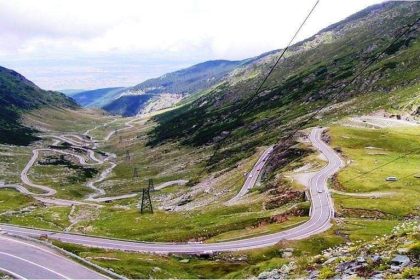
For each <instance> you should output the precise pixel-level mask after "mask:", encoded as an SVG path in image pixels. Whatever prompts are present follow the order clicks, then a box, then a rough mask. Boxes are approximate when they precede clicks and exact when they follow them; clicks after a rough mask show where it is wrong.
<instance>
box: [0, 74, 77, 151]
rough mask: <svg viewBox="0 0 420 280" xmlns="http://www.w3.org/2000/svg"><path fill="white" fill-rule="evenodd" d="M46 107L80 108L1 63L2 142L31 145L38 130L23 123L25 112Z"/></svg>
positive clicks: (57, 93) (0, 130) (0, 139)
mask: <svg viewBox="0 0 420 280" xmlns="http://www.w3.org/2000/svg"><path fill="white" fill-rule="evenodd" d="M47 106H51V107H59V108H69V109H76V108H78V105H77V104H76V103H75V102H74V101H73V100H72V99H70V98H68V97H67V96H65V95H64V94H63V93H59V92H54V91H46V90H42V89H41V88H39V87H38V86H37V85H35V84H34V83H33V82H31V81H29V80H28V79H26V78H25V77H24V76H23V75H21V74H19V73H18V72H16V71H13V70H11V69H7V68H4V67H1V66H0V143H4V144H15V145H28V144H29V143H31V142H32V141H34V140H36V139H37V137H36V136H34V135H33V134H34V133H35V132H36V130H34V129H32V128H28V127H26V126H24V125H22V124H21V122H20V118H21V115H22V114H23V113H24V112H27V111H30V110H34V109H38V108H42V107H47Z"/></svg>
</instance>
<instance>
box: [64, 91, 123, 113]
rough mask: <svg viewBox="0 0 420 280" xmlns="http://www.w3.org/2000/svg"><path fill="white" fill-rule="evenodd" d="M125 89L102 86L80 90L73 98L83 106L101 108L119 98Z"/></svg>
mask: <svg viewBox="0 0 420 280" xmlns="http://www.w3.org/2000/svg"><path fill="white" fill-rule="evenodd" d="M124 90H125V88H124V87H111V88H100V89H94V90H87V91H82V92H78V93H76V94H73V95H71V98H73V99H74V100H75V101H76V102H77V103H78V104H80V105H81V106H83V107H88V108H101V107H104V106H105V105H107V104H108V103H111V102H112V101H113V100H115V99H116V98H118V96H119V95H120V94H121V93H122V92H123V91H124Z"/></svg>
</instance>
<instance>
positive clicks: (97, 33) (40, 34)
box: [0, 0, 380, 86]
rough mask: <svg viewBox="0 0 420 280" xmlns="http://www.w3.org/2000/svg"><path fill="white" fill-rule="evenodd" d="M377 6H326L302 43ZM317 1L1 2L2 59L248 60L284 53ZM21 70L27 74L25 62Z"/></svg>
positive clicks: (366, 1) (363, 1) (357, 0)
mask: <svg viewBox="0 0 420 280" xmlns="http://www.w3.org/2000/svg"><path fill="white" fill-rule="evenodd" d="M378 2H380V0H352V1H336V0H321V1H320V4H319V6H318V7H317V9H316V10H315V12H314V14H313V16H312V17H311V18H310V20H309V21H308V23H307V25H306V26H305V27H304V29H303V30H302V32H301V34H300V36H299V38H298V40H299V39H304V38H306V37H308V36H310V35H312V34H314V33H316V32H317V31H319V30H320V29H322V28H324V27H326V26H327V25H329V24H332V23H334V22H336V21H338V20H341V19H343V18H345V17H346V16H349V15H351V14H352V13H354V12H357V11H358V10H360V9H363V8H364V7H366V6H368V5H371V4H374V3H378ZM313 3H314V0H281V1H279V0H107V1H105V0H37V1H33V0H13V1H10V0H0V59H1V60H3V61H6V62H7V61H8V65H12V66H13V60H12V59H9V58H11V57H19V58H21V60H31V59H33V58H34V57H37V58H39V57H42V58H47V59H52V58H54V59H58V60H59V59H60V58H62V57H95V58H100V57H102V58H103V59H106V58H107V57H110V56H113V57H114V58H115V57H118V56H125V55H136V56H143V57H151V58H154V57H159V59H160V60H163V59H165V58H168V59H169V58H170V59H171V61H172V60H174V58H177V57H178V58H179V60H180V61H188V60H189V61H191V62H197V61H200V60H205V59H216V58H225V59H241V58H246V57H249V56H254V55H258V54H259V53H261V52H265V51H269V50H272V49H277V48H281V47H284V46H285V44H286V43H287V42H288V40H289V39H290V37H291V36H292V35H293V33H294V32H295V30H296V29H297V27H298V26H299V24H300V23H301V21H302V20H303V18H304V17H305V16H306V14H307V13H308V11H309V10H310V8H311V7H312V5H313ZM175 61H176V59H175ZM178 64H179V63H178ZM178 64H177V65H178ZM19 65H20V66H19V67H22V68H21V69H23V68H24V63H23V62H21V64H19ZM38 67H42V63H39V65H38ZM81 70H83V69H81ZM168 70H169V69H168ZM171 70H173V69H171ZM23 71H25V69H23ZM28 73H29V72H28ZM31 75H32V73H29V76H30V77H31ZM35 81H36V80H35ZM137 82H140V81H137ZM43 83H44V81H43ZM45 85H46V86H48V85H47V84H45ZM87 86H89V85H87Z"/></svg>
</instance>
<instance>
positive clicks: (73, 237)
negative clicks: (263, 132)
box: [1, 128, 343, 253]
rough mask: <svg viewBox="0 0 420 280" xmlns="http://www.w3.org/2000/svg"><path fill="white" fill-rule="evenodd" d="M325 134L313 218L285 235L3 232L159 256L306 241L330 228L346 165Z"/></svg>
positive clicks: (317, 140) (317, 134)
mask: <svg viewBox="0 0 420 280" xmlns="http://www.w3.org/2000/svg"><path fill="white" fill-rule="evenodd" d="M322 131H323V129H322V128H314V129H313V130H312V131H311V134H310V141H311V142H312V144H313V146H314V147H316V148H317V149H318V150H319V151H320V152H321V153H322V154H324V156H325V157H326V158H327V160H328V164H327V165H326V166H325V167H324V168H322V169H321V170H320V171H318V172H317V173H315V174H314V175H313V177H312V178H311V179H310V184H309V191H310V196H311V202H312V204H311V213H310V219H309V220H308V221H307V222H305V223H304V224H301V225H299V226H297V227H294V228H291V229H288V230H285V231H282V232H278V233H273V234H268V235H263V236H258V237H253V238H247V239H241V240H235V241H227V242H220V243H207V244H202V243H146V242H131V241H122V240H113V239H107V238H100V237H91V236H84V235H78V234H71V233H62V232H51V231H45V230H35V229H29V228H21V227H17V226H12V225H1V229H2V230H3V231H6V232H10V233H13V234H15V235H22V236H32V237H39V236H40V235H48V237H49V238H51V239H57V240H61V241H63V242H68V243H74V244H80V245H86V246H91V247H98V248H107V249H114V250H130V251H137V252H156V253H170V252H183V253H205V252H220V251H237V250H246V249H253V248H261V247H266V246H271V245H274V244H276V243H277V242H279V241H281V240H297V239H303V238H307V237H309V236H312V235H314V234H317V233H320V232H323V231H325V230H327V229H328V228H329V227H330V226H331V224H330V220H331V218H332V217H333V215H334V208H333V204H332V200H331V197H330V194H329V191H328V189H327V179H328V178H329V177H331V176H332V175H333V174H334V173H336V172H337V171H338V170H339V169H340V167H342V166H343V162H342V160H341V159H340V157H339V156H338V155H337V153H336V152H335V151H334V150H333V149H332V148H330V147H329V146H328V145H327V144H326V143H324V142H323V141H322V140H321V134H322Z"/></svg>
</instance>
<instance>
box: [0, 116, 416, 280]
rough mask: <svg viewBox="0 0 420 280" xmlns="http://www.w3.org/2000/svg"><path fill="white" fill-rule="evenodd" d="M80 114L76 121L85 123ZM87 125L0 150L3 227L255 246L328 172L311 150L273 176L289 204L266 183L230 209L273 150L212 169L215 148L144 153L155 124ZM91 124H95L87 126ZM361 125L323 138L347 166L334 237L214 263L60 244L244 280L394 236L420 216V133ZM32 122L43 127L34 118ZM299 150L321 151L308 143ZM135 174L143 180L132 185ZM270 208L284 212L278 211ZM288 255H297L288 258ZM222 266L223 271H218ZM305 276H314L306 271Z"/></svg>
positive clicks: (167, 273)
mask: <svg viewBox="0 0 420 280" xmlns="http://www.w3.org/2000/svg"><path fill="white" fill-rule="evenodd" d="M81 114H84V113H83V112H79V113H77V116H74V117H75V118H78V119H80V116H81ZM63 118H64V115H63ZM66 118H67V117H66ZM84 118H85V119H84ZM84 118H81V119H82V120H83V119H84V120H85V121H86V124H84V123H83V121H82V122H81V123H80V124H79V125H78V127H73V126H71V127H72V129H73V131H69V132H67V129H68V128H69V127H67V126H66V125H65V123H66V122H64V125H62V124H61V122H58V121H57V122H55V121H51V122H50V123H46V122H44V123H43V124H42V125H43V126H44V130H45V133H44V134H43V140H42V141H40V142H38V143H36V144H34V145H33V146H31V147H16V146H1V147H0V157H1V159H2V166H1V167H0V168H1V171H2V172H1V174H2V177H1V178H0V181H1V182H0V187H2V189H1V190H0V201H2V203H1V204H0V221H1V222H3V223H13V224H17V225H23V226H30V227H35V228H45V229H52V230H58V231H70V232H76V233H85V234H94V235H102V236H108V237H115V238H124V239H133V240H142V241H190V242H191V241H193V242H220V241H229V240H235V239H240V238H249V237H254V236H259V235H266V234H269V233H274V232H278V231H281V230H285V229H287V228H290V227H296V226H297V225H299V224H301V223H303V222H305V221H306V220H307V217H306V213H307V209H308V203H307V202H305V201H304V200H301V199H291V196H290V195H291V194H293V193H294V192H302V190H304V189H305V188H304V186H302V184H303V185H305V182H306V183H307V181H306V179H305V178H309V177H310V176H312V175H313V174H314V172H316V170H319V169H320V168H321V167H322V166H324V165H325V158H322V157H320V156H319V155H317V153H309V154H308V155H307V156H306V157H304V158H302V159H299V160H298V161H297V162H294V163H292V164H290V165H288V166H287V167H285V168H284V169H282V170H281V172H282V173H280V176H278V177H276V178H277V179H276V180H277V182H280V183H278V184H280V185H278V187H277V188H280V187H279V186H283V187H281V188H283V189H282V190H283V191H285V192H286V193H288V194H289V195H288V196H287V198H286V199H285V200H284V201H283V199H284V198H280V197H281V196H272V195H271V196H270V195H269V196H268V197H267V191H266V190H264V189H263V188H261V187H264V185H265V184H266V183H265V182H260V180H257V186H256V187H255V188H254V189H253V190H251V191H250V192H249V193H248V194H246V195H245V196H244V197H242V198H241V199H240V200H239V201H238V202H235V203H233V204H230V203H228V204H223V206H221V202H224V201H225V202H226V201H228V200H229V199H231V198H232V197H234V196H235V194H236V193H238V192H239V190H240V189H241V187H242V186H243V183H244V182H245V183H246V181H247V180H246V177H244V174H247V172H248V171H250V170H252V169H253V167H254V170H257V169H262V167H259V165H258V164H255V163H256V162H258V163H260V162H261V158H260V161H258V158H259V157H260V156H261V155H263V157H264V156H265V154H264V149H261V150H260V151H258V152H257V153H256V154H255V155H254V156H252V157H251V158H248V159H244V160H243V161H241V162H240V163H239V164H238V165H237V168H235V169H232V170H223V171H222V172H217V173H211V172H208V171H207V170H206V169H205V166H203V159H205V158H208V157H209V154H210V150H208V149H206V148H202V149H199V150H194V149H191V148H188V147H184V146H181V145H179V144H178V143H167V144H164V145H161V146H157V147H149V146H147V145H146V143H147V134H148V132H149V131H150V129H151V127H153V125H154V124H153V122H152V121H150V120H149V119H147V118H133V119H119V118H115V117H107V116H101V115H98V114H97V113H92V112H89V113H88V114H87V115H86V116H85V117H84ZM92 118H94V119H95V122H94V123H95V125H94V126H92V125H89V123H90V124H91V123H92ZM359 120H360V121H359ZM364 120H365V119H357V120H355V119H349V120H345V121H341V122H338V123H336V124H334V125H332V126H331V127H330V128H329V129H328V131H327V132H326V134H325V136H324V137H325V139H324V140H325V141H328V142H329V144H330V145H331V146H332V147H334V148H335V150H336V151H338V152H339V153H340V154H341V157H342V158H344V161H345V163H346V167H345V168H344V169H343V171H341V172H339V174H338V176H335V177H333V180H332V181H331V182H330V188H331V190H332V192H331V195H332V198H333V201H334V205H335V210H336V219H335V223H334V225H333V227H332V228H331V229H330V230H328V231H327V232H325V233H320V234H318V235H316V236H314V237H311V238H308V239H306V240H302V241H293V242H283V243H280V244H277V245H275V246H272V247H270V248H267V249H258V250H253V251H249V252H244V253H221V254H216V255H213V256H211V257H210V258H209V259H203V258H201V257H193V258H191V257H190V256H185V255H184V256H183V255H180V256H167V257H163V256H149V255H143V254H138V253H124V252H112V251H102V250H100V249H98V250H96V249H95V250H91V249H87V248H82V247H78V246H76V245H68V244H61V243H58V245H59V246H63V247H64V248H66V249H68V250H71V251H74V252H76V253H78V254H80V255H81V256H83V257H88V258H89V259H90V260H91V261H93V262H94V263H97V264H100V265H104V266H106V267H109V268H113V269H114V270H115V271H117V272H119V273H121V274H124V275H127V276H130V277H141V278H144V277H145V276H151V277H154V278H167V277H193V278H195V277H205V278H220V277H234V278H236V277H249V276H251V275H257V274H259V273H261V272H263V271H265V270H267V269H271V268H275V267H279V266H282V265H285V264H290V262H291V260H292V259H293V261H299V262H300V261H302V260H301V259H300V258H301V256H306V257H307V256H314V255H317V254H320V253H321V251H322V250H324V249H327V248H330V247H332V246H336V245H339V244H344V243H345V242H348V241H357V240H372V239H375V236H378V235H382V234H389V233H390V232H391V230H392V228H393V227H394V226H396V225H398V224H399V223H401V221H403V220H407V219H413V218H414V217H418V216H419V213H418V210H419V209H420V205H419V204H418V201H420V200H419V199H418V198H419V197H420V189H419V184H418V180H420V179H418V177H419V175H420V174H418V173H417V172H419V170H418V168H417V167H418V166H420V158H419V153H416V152H412V151H413V150H415V149H416V148H417V147H419V146H420V142H419V140H418V139H420V138H419V137H418V136H419V133H418V131H419V129H418V126H417V125H414V124H413V125H407V126H401V125H398V126H393V125H384V124H383V123H384V120H380V121H378V122H375V119H373V120H372V119H369V122H366V121H364ZM31 121H32V122H36V123H38V125H41V124H40V123H39V121H37V118H36V115H35V116H31ZM69 122H71V118H69ZM378 123H379V124H378ZM390 123H394V121H390ZM57 127H60V128H59V129H57ZM46 128H47V129H46ZM307 133H309V131H308V132H307ZM66 143H68V144H66ZM69 145H70V146H69ZM300 145H301V146H302V147H305V149H312V147H311V143H310V142H308V140H307V139H306V140H305V139H303V140H302V143H301V144H300ZM60 155H63V156H60ZM395 158H397V160H395V161H392V160H393V159H395ZM388 162H391V163H388ZM402 162H403V163H404V164H401V163H402ZM28 163H31V164H29V165H28ZM134 169H136V170H137V172H138V173H139V177H135V176H134V177H133V175H134V174H133V173H134ZM308 174H309V175H308ZM311 174H312V175H311ZM253 175H254V176H257V177H258V175H255V174H253ZM247 176H248V174H247ZM308 176H309V177H308ZM389 176H395V177H397V181H396V182H386V181H385V179H386V178H387V177H389ZM149 178H153V179H154V181H155V185H156V189H157V190H156V191H155V192H153V193H152V199H153V203H154V204H155V205H154V206H155V213H154V214H153V215H152V214H146V215H140V214H139V210H138V203H139V198H140V196H139V195H138V192H139V190H141V188H143V187H145V186H147V183H148V179H149ZM21 179H22V181H23V183H24V184H22V182H21ZM259 185H262V186H259ZM6 186H7V188H5V187H6ZM39 186H48V187H49V189H47V190H45V189H40V188H39ZM159 186H161V187H159ZM284 186H287V188H286V189H284ZM281 188H280V189H281ZM16 190H18V191H19V192H17V191H16ZM45 194H49V195H47V196H46V195H45ZM114 198H115V199H114ZM401 201H404V203H401ZM273 203H274V204H276V207H271V206H269V205H272V204H273ZM289 248H292V249H291V251H292V253H291V254H289V253H285V252H287V250H289ZM289 251H290V250H289ZM295 257H297V260H296V259H295ZM133 258H134V259H136V260H137V261H136V260H133ZM148 258H152V259H153V261H152V263H153V264H155V263H156V264H157V265H156V266H155V265H151V264H150V265H146V263H145V262H144V261H142V259H145V260H146V259H148ZM127 262H129V263H133V262H134V263H135V264H138V265H139V266H140V267H142V269H140V270H139V269H137V268H135V267H138V266H137V265H134V266H132V265H128V263H127ZM217 264H218V265H217ZM216 266H217V267H218V269H210V268H211V267H216ZM165 267H166V268H165ZM185 267H189V269H188V270H187V272H186V273H185V274H182V273H180V271H182V270H185ZM203 267H206V268H209V269H208V270H207V269H203ZM296 272H297V273H302V274H297V275H305V273H307V272H305V271H303V270H302V268H299V269H297V270H296ZM331 273H333V272H331Z"/></svg>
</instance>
